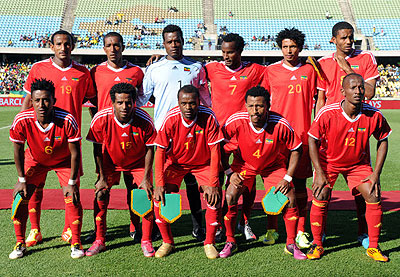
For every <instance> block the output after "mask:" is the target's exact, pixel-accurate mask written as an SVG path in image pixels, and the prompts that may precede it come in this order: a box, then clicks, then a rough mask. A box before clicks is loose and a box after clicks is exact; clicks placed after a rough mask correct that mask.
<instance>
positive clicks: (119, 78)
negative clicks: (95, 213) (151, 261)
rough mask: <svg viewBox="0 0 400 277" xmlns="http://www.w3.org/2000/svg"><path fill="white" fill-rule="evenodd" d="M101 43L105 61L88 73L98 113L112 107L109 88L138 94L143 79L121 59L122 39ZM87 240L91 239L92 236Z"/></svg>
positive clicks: (135, 220) (134, 220)
mask: <svg viewBox="0 0 400 277" xmlns="http://www.w3.org/2000/svg"><path fill="white" fill-rule="evenodd" d="M103 42H104V47H103V50H104V52H105V53H106V55H107V61H105V62H103V63H101V64H99V65H97V66H95V67H94V68H92V70H91V71H90V74H91V76H92V78H93V81H94V85H95V89H96V92H97V108H98V110H99V111H100V110H103V109H104V108H109V107H111V106H112V102H111V98H110V89H111V87H113V86H114V85H115V84H118V83H121V82H125V83H129V84H132V85H133V86H134V87H136V88H137V90H138V92H139V94H140V93H141V90H142V82H143V77H144V74H143V71H142V69H141V68H140V67H139V66H137V65H134V64H131V63H130V62H128V61H127V60H124V59H123V56H122V52H123V51H124V49H125V46H124V41H123V38H122V36H121V35H120V34H119V33H116V32H110V33H108V34H106V35H105V36H104V39H103ZM96 112H97V111H96ZM125 178H126V181H127V183H131V182H132V180H131V178H129V175H124V180H125ZM127 196H128V197H127V198H128V199H127V202H128V203H130V202H131V201H130V196H131V194H130V193H128V194H127ZM129 211H130V220H131V223H130V227H129V235H130V236H131V237H132V239H134V240H135V241H137V240H138V239H139V237H140V234H139V233H138V232H137V231H136V230H137V228H138V226H139V223H140V217H139V216H137V215H135V214H134V213H133V212H132V211H131V210H129ZM88 238H90V239H91V238H92V236H89V237H88ZM88 238H87V239H88ZM93 239H94V234H93Z"/></svg>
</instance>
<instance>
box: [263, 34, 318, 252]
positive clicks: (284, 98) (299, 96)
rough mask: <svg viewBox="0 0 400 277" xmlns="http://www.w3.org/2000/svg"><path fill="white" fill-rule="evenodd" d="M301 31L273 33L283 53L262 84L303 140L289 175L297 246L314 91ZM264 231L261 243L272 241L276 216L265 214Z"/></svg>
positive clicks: (302, 237) (303, 242) (302, 241)
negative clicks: (301, 55) (302, 55)
mask: <svg viewBox="0 0 400 277" xmlns="http://www.w3.org/2000/svg"><path fill="white" fill-rule="evenodd" d="M304 39H305V35H304V34H303V33H302V32H301V31H299V30H297V29H295V28H292V29H284V30H282V31H280V32H279V33H278V35H277V36H276V42H277V44H278V46H279V48H280V49H281V51H282V54H283V60H281V61H279V62H277V63H274V64H272V65H270V66H268V67H267V70H266V73H265V78H264V81H263V83H262V86H263V87H265V88H266V89H267V90H268V91H269V92H270V94H271V111H274V112H276V113H278V114H280V115H281V116H283V117H284V118H286V119H287V121H289V123H290V125H291V126H292V127H293V129H294V130H295V132H296V134H297V135H298V136H299V137H300V139H301V141H302V143H303V155H302V156H301V159H300V161H299V164H298V166H297V168H296V171H295V173H294V175H293V184H294V187H295V195H296V203H297V207H298V209H299V223H298V225H297V236H296V242H297V244H298V245H299V247H300V248H309V247H310V245H311V244H310V242H309V241H308V239H307V237H308V236H309V234H307V233H305V232H304V231H305V228H304V227H305V226H304V225H305V220H306V216H307V188H306V181H307V178H309V177H311V176H312V168H311V160H310V156H309V154H308V135H307V132H308V130H309V129H310V127H311V114H312V108H313V98H314V95H316V93H317V88H316V82H317V80H316V73H315V70H314V68H313V67H312V65H310V64H303V63H302V62H301V61H300V59H299V53H300V52H301V51H302V50H303V45H304ZM268 225H269V226H268V231H267V234H266V235H265V238H264V243H266V244H273V243H274V242H275V237H276V236H274V234H275V231H276V228H277V216H268Z"/></svg>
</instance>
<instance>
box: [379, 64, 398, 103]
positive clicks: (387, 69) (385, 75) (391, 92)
mask: <svg viewBox="0 0 400 277" xmlns="http://www.w3.org/2000/svg"><path fill="white" fill-rule="evenodd" d="M378 71H379V75H380V79H379V81H378V82H377V83H376V91H375V97H377V98H385V97H395V98H399V97H400V67H399V66H396V65H390V64H388V65H386V66H384V65H382V64H381V65H379V66H378Z"/></svg>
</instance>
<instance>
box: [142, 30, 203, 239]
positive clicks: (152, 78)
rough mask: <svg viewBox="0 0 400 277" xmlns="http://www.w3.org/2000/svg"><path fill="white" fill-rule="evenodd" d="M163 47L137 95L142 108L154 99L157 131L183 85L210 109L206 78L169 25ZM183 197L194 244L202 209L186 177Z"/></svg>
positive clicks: (200, 232) (192, 183)
mask: <svg viewBox="0 0 400 277" xmlns="http://www.w3.org/2000/svg"><path fill="white" fill-rule="evenodd" d="M162 35H163V41H164V42H163V45H164V47H165V50H166V52H167V56H165V57H164V58H162V59H161V60H160V61H159V62H157V63H154V64H152V65H150V66H149V67H148V68H147V70H146V74H145V76H144V80H143V95H141V96H140V95H139V97H138V100H137V105H138V106H139V107H140V106H143V105H144V104H146V103H147V101H148V100H149V99H150V97H151V96H152V95H153V96H154V97H155V106H154V123H155V126H156V129H157V130H159V129H160V128H161V124H162V122H163V120H164V118H165V116H166V114H167V112H168V111H169V110H170V109H172V108H173V107H175V106H177V105H178V101H177V98H176V92H177V91H178V90H179V89H181V88H182V87H183V86H185V85H193V86H195V87H196V88H198V89H199V91H200V100H201V103H203V104H204V105H206V106H210V102H211V100H210V95H209V91H208V86H207V80H206V74H205V71H204V68H203V67H202V65H201V63H199V62H196V61H194V60H192V59H189V58H187V57H184V56H183V44H184V41H183V33H182V30H181V28H179V27H178V26H176V25H168V26H166V27H165V28H164V30H163V33H162ZM184 179H185V183H186V193H187V197H188V200H189V205H190V211H191V214H192V221H193V232H192V235H193V237H195V238H196V239H197V240H199V241H202V240H203V239H204V232H203V229H202V228H201V226H202V209H201V201H200V193H199V191H198V185H197V183H196V179H195V178H194V177H193V175H192V174H188V175H187V176H185V178H184Z"/></svg>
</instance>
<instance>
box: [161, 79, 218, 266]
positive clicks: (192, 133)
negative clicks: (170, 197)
mask: <svg viewBox="0 0 400 277" xmlns="http://www.w3.org/2000/svg"><path fill="white" fill-rule="evenodd" d="M223 139H224V138H223V135H222V132H221V130H220V127H219V124H218V121H217V120H216V118H215V116H214V113H213V112H212V111H211V110H210V109H209V108H207V107H204V106H200V93H199V90H198V89H197V88H196V87H194V86H192V85H186V86H183V87H182V88H181V89H180V90H179V92H178V107H175V108H173V109H171V110H170V111H169V112H168V113H167V116H166V117H165V119H164V122H163V124H162V126H161V129H160V130H159V132H158V134H157V138H156V142H155V144H156V145H157V150H156V158H155V159H156V161H155V174H156V188H155V191H154V212H155V215H156V223H157V225H158V228H159V229H160V232H161V236H162V238H163V244H162V245H161V246H160V248H159V249H158V250H157V252H156V254H155V256H156V257H157V258H161V257H164V256H167V255H168V254H169V253H171V251H173V249H174V239H173V237H172V233H171V226H170V224H169V223H167V222H166V221H165V220H164V219H163V218H162V217H161V216H160V205H164V203H165V196H164V195H165V193H171V192H178V191H179V187H180V185H181V182H182V179H183V177H184V176H185V175H186V174H187V173H192V174H193V175H194V176H195V177H196V179H197V181H198V183H199V190H200V191H201V192H202V193H203V197H204V198H205V199H206V200H207V211H206V239H205V241H204V251H205V253H206V256H207V258H209V259H215V258H218V252H217V250H216V249H215V247H214V240H215V232H216V231H217V228H218V225H219V222H218V217H219V213H220V211H221V208H220V206H221V186H220V184H219V181H218V172H219V165H220V162H221V152H220V144H219V143H220V142H221V141H222V140H223ZM168 149H169V150H168ZM167 150H168V151H167Z"/></svg>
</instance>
